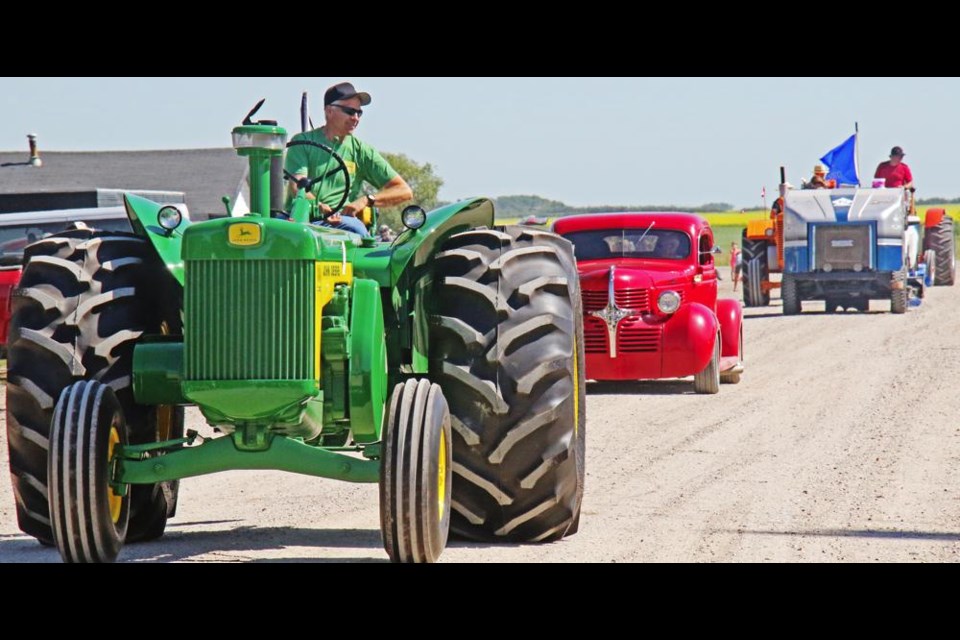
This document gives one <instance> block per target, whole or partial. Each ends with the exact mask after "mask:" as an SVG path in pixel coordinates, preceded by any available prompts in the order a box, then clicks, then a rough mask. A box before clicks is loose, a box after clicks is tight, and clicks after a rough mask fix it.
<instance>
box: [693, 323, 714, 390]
mask: <svg viewBox="0 0 960 640" xmlns="http://www.w3.org/2000/svg"><path fill="white" fill-rule="evenodd" d="M693 390H694V391H696V392H697V393H718V392H719V391H720V334H719V333H718V334H717V337H716V339H714V341H713V357H712V358H710V362H709V363H708V364H707V366H706V367H704V368H703V371H701V372H700V373H698V374H696V375H695V376H693Z"/></svg>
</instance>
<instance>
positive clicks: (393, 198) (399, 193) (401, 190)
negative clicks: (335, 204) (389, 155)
mask: <svg viewBox="0 0 960 640" xmlns="http://www.w3.org/2000/svg"><path fill="white" fill-rule="evenodd" d="M373 197H374V199H375V200H376V202H377V206H378V207H392V206H394V205H398V204H403V203H404V202H406V201H407V200H413V189H411V188H410V185H408V184H407V181H406V180H404V179H403V177H402V176H400V175H396V176H394V177H393V178H391V179H390V180H388V181H387V183H386V184H384V185H383V187H382V188H381V189H380V190H379V191H377V192H376V193H374V194H373ZM367 202H368V198H367V196H366V195H362V196H360V197H359V198H357V199H356V200H354V201H353V202H351V203H349V204H348V205H346V206H345V207H344V208H343V213H344V214H346V215H348V216H357V215H358V214H359V213H360V212H361V211H363V210H364V208H365V207H366V206H367Z"/></svg>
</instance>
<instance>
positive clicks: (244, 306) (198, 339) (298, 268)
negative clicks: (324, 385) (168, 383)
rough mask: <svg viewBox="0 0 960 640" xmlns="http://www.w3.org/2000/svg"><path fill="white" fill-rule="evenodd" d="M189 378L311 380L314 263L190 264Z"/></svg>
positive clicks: (187, 291)
mask: <svg viewBox="0 0 960 640" xmlns="http://www.w3.org/2000/svg"><path fill="white" fill-rule="evenodd" d="M185 276H186V280H185V286H184V342H185V343H186V344H185V355H184V359H185V363H184V368H185V371H184V373H185V377H186V379H187V380H307V379H311V378H314V377H315V375H314V364H313V350H314V345H313V340H314V323H315V309H314V295H315V289H316V288H315V285H314V277H315V276H314V263H313V262H312V261H304V260H249V261H207V260H196V261H188V262H187V263H186V267H185Z"/></svg>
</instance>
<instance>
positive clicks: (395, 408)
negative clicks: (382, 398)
mask: <svg viewBox="0 0 960 640" xmlns="http://www.w3.org/2000/svg"><path fill="white" fill-rule="evenodd" d="M383 443H384V449H383V457H382V458H381V459H380V532H381V535H382V536H383V546H384V548H385V549H386V550H387V555H389V556H390V559H391V560H392V561H393V562H436V560H437V559H438V558H439V557H440V554H441V553H442V552H443V549H444V547H446V546H447V536H448V534H449V532H450V497H451V493H452V492H451V481H452V473H453V460H452V458H451V456H452V451H453V450H452V448H451V442H450V410H449V409H448V408H447V401H446V399H445V398H444V397H443V391H441V389H440V387H439V386H438V385H435V384H430V381H429V380H426V379H421V380H407V381H406V382H403V383H400V384H398V385H397V386H396V387H394V390H393V395H392V396H391V398H390V413H389V416H388V418H387V424H386V426H385V430H384V437H383Z"/></svg>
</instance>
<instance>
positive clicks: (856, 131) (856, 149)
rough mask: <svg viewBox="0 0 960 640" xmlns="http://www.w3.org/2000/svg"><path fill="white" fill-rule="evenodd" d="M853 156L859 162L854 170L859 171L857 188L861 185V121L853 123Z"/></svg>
mask: <svg viewBox="0 0 960 640" xmlns="http://www.w3.org/2000/svg"><path fill="white" fill-rule="evenodd" d="M853 158H854V161H855V162H856V163H857V164H856V165H855V166H854V171H856V172H857V188H859V187H860V123H859V122H854V123H853Z"/></svg>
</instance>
